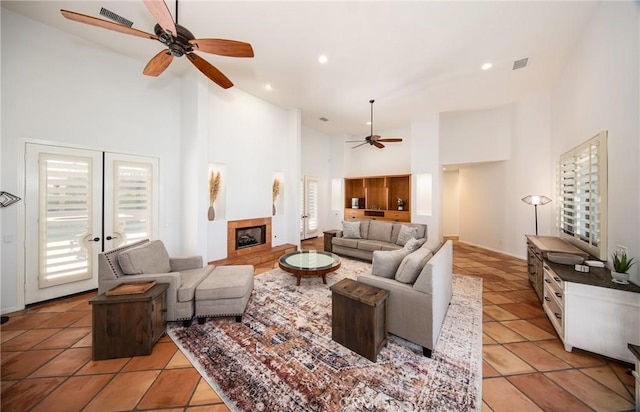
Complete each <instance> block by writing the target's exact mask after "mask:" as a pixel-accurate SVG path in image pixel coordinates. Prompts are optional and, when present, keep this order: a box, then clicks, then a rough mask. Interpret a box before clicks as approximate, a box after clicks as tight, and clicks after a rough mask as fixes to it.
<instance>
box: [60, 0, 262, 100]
mask: <svg viewBox="0 0 640 412" xmlns="http://www.w3.org/2000/svg"><path fill="white" fill-rule="evenodd" d="M143 1H144V4H145V6H147V9H149V12H150V13H151V15H153V17H154V19H155V20H156V22H157V24H156V25H155V28H154V32H155V34H151V33H147V32H144V31H142V30H137V29H134V28H131V24H132V23H130V22H129V24H126V23H123V24H121V23H114V22H110V21H108V20H103V19H99V18H97V17H91V16H87V15H85V14H80V13H76V12H74V11H69V10H60V13H62V15H63V16H64V17H66V18H67V19H70V20H74V21H77V22H80V23H85V24H90V25H92V26H97V27H102V28H103V29H109V30H114V31H117V32H120V33H124V34H129V35H132V36H138V37H144V38H147V39H151V40H158V41H159V42H160V43H162V44H164V45H165V46H166V47H167V49H166V50H163V51H161V52H160V53H158V54H156V55H155V56H154V57H153V58H152V59H151V60H150V61H149V63H147V66H146V67H145V68H144V70H143V73H144V74H145V75H147V76H159V75H160V74H162V72H164V71H165V69H166V68H167V67H169V64H171V62H172V61H173V58H174V57H182V56H184V55H186V56H187V59H188V60H189V61H190V62H191V63H192V64H193V65H194V66H195V67H196V68H197V69H198V70H200V71H201V72H202V73H203V74H204V75H205V76H207V77H208V78H209V79H211V80H212V81H213V82H215V83H216V84H218V85H219V86H220V87H222V88H224V89H228V88H229V87H231V86H233V83H232V82H231V80H229V78H227V76H225V75H224V74H223V73H222V72H221V71H220V70H218V69H217V68H215V67H214V66H213V65H212V64H211V63H209V62H208V61H206V60H205V59H203V58H202V57H200V56H198V55H197V54H196V53H194V52H195V51H196V50H197V51H202V52H205V53H212V54H218V55H220V56H229V57H253V48H252V47H251V44H249V43H244V42H240V41H236V40H226V39H196V38H195V36H194V35H193V34H191V32H190V31H189V30H187V29H186V28H185V27H183V26H181V25H179V24H178V1H177V0H176V21H175V23H174V21H173V17H172V16H171V12H170V11H169V8H168V7H167V4H166V3H165V2H164V0H143ZM107 12H108V11H107ZM108 13H110V15H112V16H115V17H116V21H123V22H128V20H126V19H124V18H122V17H120V16H118V15H116V14H115V13H112V12H108Z"/></svg>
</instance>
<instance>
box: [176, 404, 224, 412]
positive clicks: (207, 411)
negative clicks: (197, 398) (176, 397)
mask: <svg viewBox="0 0 640 412" xmlns="http://www.w3.org/2000/svg"><path fill="white" fill-rule="evenodd" d="M230 410H231V409H229V408H227V406H226V405H225V404H220V405H211V406H193V407H191V408H187V411H188V412H229V411H230Z"/></svg>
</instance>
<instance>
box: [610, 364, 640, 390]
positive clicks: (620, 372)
mask: <svg viewBox="0 0 640 412" xmlns="http://www.w3.org/2000/svg"><path fill="white" fill-rule="evenodd" d="M607 364H608V365H609V366H610V367H611V369H613V372H614V373H615V374H616V376H617V377H618V379H620V381H621V382H622V383H624V384H625V385H627V386H634V385H635V384H636V380H635V378H634V377H633V376H631V374H629V373H627V371H628V369H633V368H634V366H635V365H629V364H627V363H624V362H620V361H616V360H613V359H608V360H607ZM636 372H638V373H640V371H636Z"/></svg>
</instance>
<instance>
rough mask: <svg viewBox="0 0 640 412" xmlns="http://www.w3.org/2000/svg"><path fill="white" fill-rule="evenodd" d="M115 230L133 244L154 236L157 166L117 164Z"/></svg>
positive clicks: (114, 210)
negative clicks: (154, 188)
mask: <svg viewBox="0 0 640 412" xmlns="http://www.w3.org/2000/svg"><path fill="white" fill-rule="evenodd" d="M114 202H115V204H114V205H113V206H114V207H113V212H114V222H115V228H114V229H115V231H116V232H118V233H119V234H120V235H122V236H123V237H124V239H123V242H122V243H124V244H131V243H134V242H137V241H139V240H141V239H147V238H150V237H151V236H152V233H153V229H152V225H153V165H152V164H151V163H141V162H129V161H116V162H115V164H114Z"/></svg>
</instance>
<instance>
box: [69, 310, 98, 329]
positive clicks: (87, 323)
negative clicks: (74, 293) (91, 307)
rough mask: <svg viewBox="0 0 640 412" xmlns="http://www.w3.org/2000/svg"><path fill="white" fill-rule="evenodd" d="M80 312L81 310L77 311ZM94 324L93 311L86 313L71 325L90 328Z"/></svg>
mask: <svg viewBox="0 0 640 412" xmlns="http://www.w3.org/2000/svg"><path fill="white" fill-rule="evenodd" d="M77 313H80V312H77ZM92 324H93V315H92V314H91V313H85V314H84V316H83V317H81V318H80V319H78V320H77V321H76V322H74V323H73V324H71V325H70V327H72V328H90V327H91V325H92Z"/></svg>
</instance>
